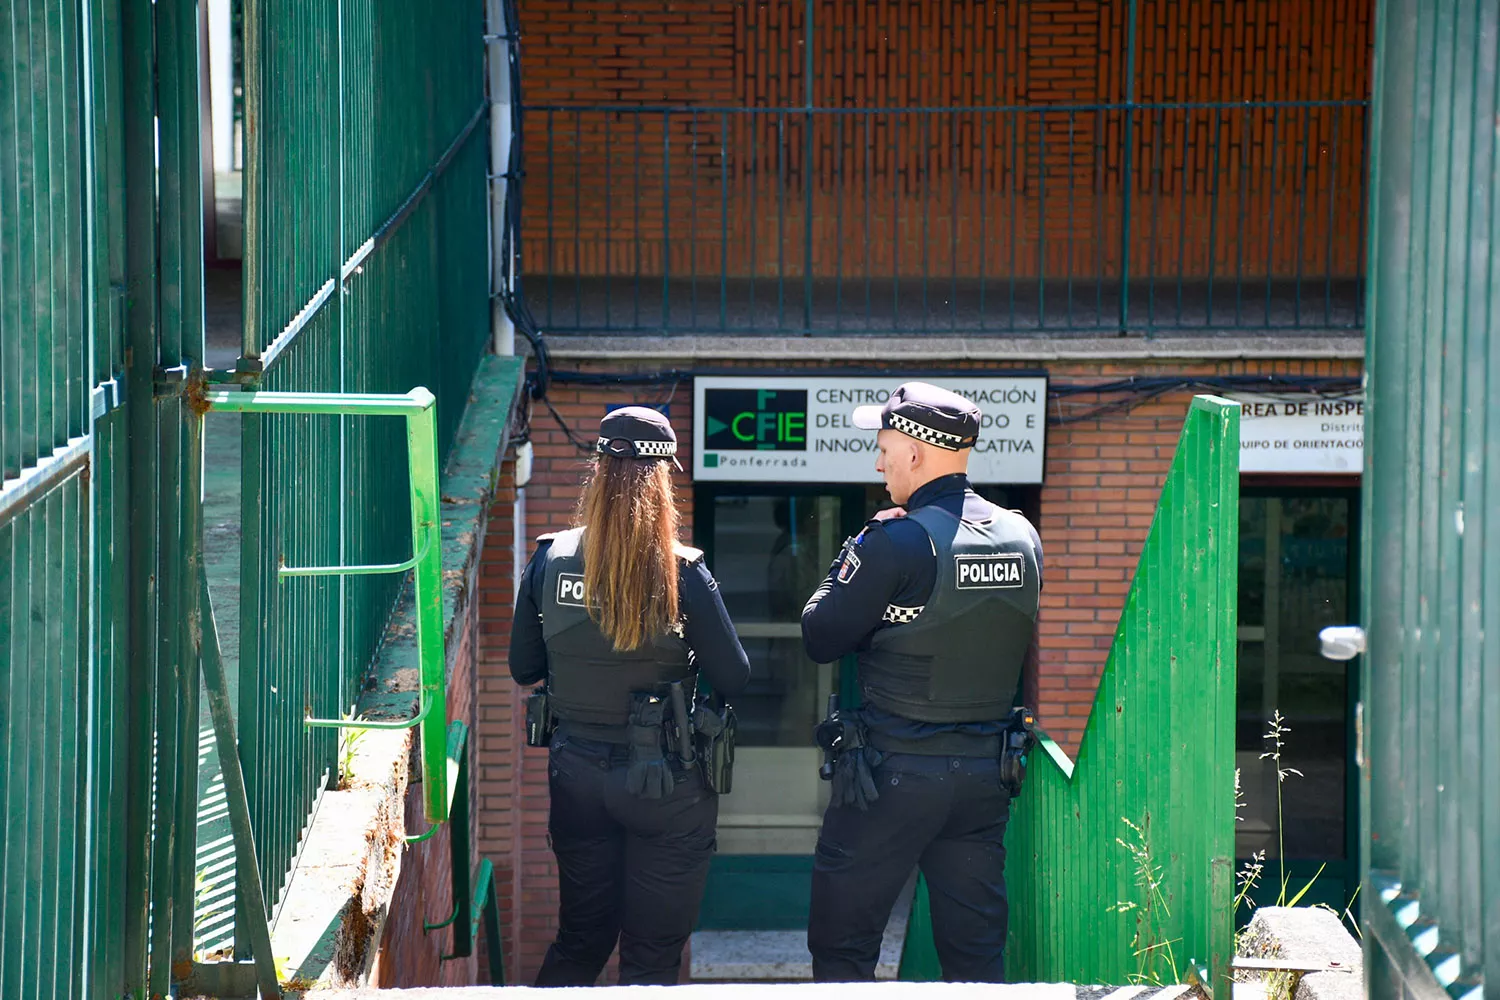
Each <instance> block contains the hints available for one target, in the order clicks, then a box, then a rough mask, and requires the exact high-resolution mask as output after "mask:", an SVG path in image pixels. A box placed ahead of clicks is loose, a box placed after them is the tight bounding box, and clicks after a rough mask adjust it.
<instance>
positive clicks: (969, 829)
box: [807, 753, 1010, 983]
mask: <svg viewBox="0 0 1500 1000" xmlns="http://www.w3.org/2000/svg"><path fill="white" fill-rule="evenodd" d="M874 776H875V783H876V786H877V788H878V789H879V791H880V798H879V799H877V800H876V801H874V802H872V803H871V804H870V807H869V810H868V811H867V812H861V811H860V810H859V809H857V808H856V807H854V806H852V805H833V806H829V808H828V812H827V814H826V815H825V816H824V818H823V830H822V832H821V833H820V834H819V835H818V847H817V853H816V854H815V856H814V860H813V881H812V911H811V914H810V916H809V920H808V929H807V946H808V950H809V951H811V952H812V959H813V979H815V980H817V981H819V982H847V981H858V980H871V979H874V978H875V963H876V961H877V960H878V958H879V955H880V939H881V936H882V935H883V934H884V932H885V925H886V922H887V920H889V918H890V914H891V907H892V906H893V905H894V904H895V902H896V897H897V896H898V895H899V894H900V892H901V889H902V887H903V886H904V885H905V884H906V880H907V879H908V878H910V877H911V873H912V869H913V868H915V867H920V868H921V870H922V874H923V875H924V876H926V878H927V888H928V894H929V897H930V900H931V905H932V931H933V937H934V939H935V941H936V944H937V953H938V958H939V959H940V960H941V962H942V966H943V979H944V980H946V981H948V982H986V983H999V982H1004V981H1005V933H1006V925H1007V922H1008V918H1009V912H1010V907H1009V904H1008V903H1007V902H1006V897H1005V824H1006V822H1007V821H1008V820H1009V818H1010V795H1009V794H1008V793H1007V792H1006V791H1005V790H1004V789H1003V788H1002V787H1001V785H1000V764H999V761H997V760H995V759H994V758H992V757H936V756H925V755H918V754H908V753H891V754H887V755H886V758H885V760H884V762H883V763H881V764H880V765H879V766H878V767H877V768H876V769H875V772H874Z"/></svg>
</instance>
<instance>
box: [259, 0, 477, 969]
mask: <svg viewBox="0 0 1500 1000" xmlns="http://www.w3.org/2000/svg"><path fill="white" fill-rule="evenodd" d="M483 14H484V11H483V7H482V5H481V4H480V3H479V2H477V0H444V2H440V3H438V4H437V5H436V6H435V7H434V6H433V5H431V4H428V5H425V6H420V7H414V6H412V5H410V4H407V3H402V2H398V0H361V2H355V3H345V4H342V5H328V4H325V3H321V2H315V0H247V2H246V3H245V5H244V17H245V32H246V34H245V49H244V73H245V89H246V113H247V120H248V123H249V127H248V129H247V148H246V234H245V288H246V303H245V326H244V344H243V355H244V357H243V358H242V360H241V362H240V365H239V367H240V368H241V369H242V370H243V371H245V372H259V373H260V376H259V385H260V387H261V388H264V389H268V390H283V391H287V390H294V391H300V392H325V393H326V392H335V393H402V392H406V391H408V390H410V389H412V388H413V387H415V386H418V385H422V386H427V387H429V388H431V389H432V390H433V391H434V392H435V393H436V395H437V398H438V404H437V405H438V425H439V443H440V447H441V449H442V453H443V455H446V453H447V449H448V447H449V445H450V444H451V441H452V438H453V434H454V431H455V429H456V427H457V424H458V420H459V418H460V417H461V415H462V412H463V407H464V403H465V400H466V395H467V392H468V388H469V381H470V379H471V378H472V376H473V373H474V370H475V367H476V364H477V362H478V359H479V356H480V354H481V353H482V352H483V351H484V349H485V346H486V339H487V337H488V332H489V309H488V293H487V289H488V250H487V228H486V227H487V202H486V196H485V192H486V184H485V171H486V164H487V156H486V149H485V142H484V139H485V136H486V135H487V129H486V128H485V127H483V126H484V111H485V104H484V81H483V54H484V45H483V41H482V37H483V33H484V20H483ZM288 25H296V26H297V30H295V31H293V30H287V26H288ZM242 420H243V429H242V432H243V441H242V450H241V455H242V462H243V482H244V492H243V502H242V507H243V514H244V542H243V546H244V547H243V556H242V560H241V573H242V586H241V594H242V599H243V619H242V622H243V624H242V629H241V633H240V636H241V648H240V656H239V670H240V706H239V708H240V718H241V720H242V731H243V733H244V736H243V738H242V741H241V754H242V757H243V759H244V761H245V769H246V775H247V784H248V786H249V788H248V791H249V796H250V803H251V814H252V818H253V821H254V825H255V829H256V843H257V849H258V852H259V860H260V865H261V869H262V876H263V878H264V879H265V882H266V885H267V887H268V895H269V896H271V897H272V898H273V901H274V900H275V898H276V897H278V896H279V893H278V892H277V891H276V888H275V887H277V886H279V885H281V882H282V879H283V876H284V875H285V873H286V872H287V871H288V870H289V868H290V867H291V865H292V862H293V859H294V858H295V855H296V852H297V849H298V845H299V843H300V840H301V835H302V832H303V830H304V828H305V825H306V823H307V822H308V820H309V816H310V813H311V811H312V810H313V808H314V806H315V803H316V801H317V796H318V794H319V791H320V790H321V788H322V787H324V785H325V783H326V781H327V779H328V777H329V775H330V772H331V771H332V770H333V769H334V763H335V748H336V736H335V734H334V732H333V731H331V730H328V729H308V728H307V727H306V726H305V725H304V719H305V718H306V717H307V716H308V715H313V716H320V717H324V718H330V717H331V718H337V717H339V716H340V715H341V714H342V713H346V712H348V710H349V709H350V707H351V706H352V704H353V702H354V700H355V697H356V696H357V694H358V687H357V685H358V683H359V681H360V679H361V676H362V673H363V671H364V669H365V668H366V666H367V665H368V664H369V662H370V658H371V656H372V654H373V653H374V651H375V649H376V648H377V647H378V645H379V643H380V642H381V639H382V636H383V631H384V628H385V624H386V620H387V618H388V616H389V613H390V611H391V608H392V607H393V605H394V603H395V601H396V599H397V597H398V596H399V591H400V588H401V586H402V578H401V577H399V576H395V577H392V576H360V577H340V578H330V577H297V578H279V577H278V573H277V570H278V567H280V566H282V565H288V566H329V565H348V564H370V563H394V562H400V561H402V560H405V559H407V558H408V557H409V556H410V555H411V552H410V551H409V548H410V544H411V542H410V537H411V531H410V513H409V500H408V493H407V484H406V482H405V478H404V477H403V476H401V475H399V474H395V475H393V471H394V470H399V469H402V468H404V466H405V448H406V444H405V440H404V437H403V433H402V429H401V428H400V427H399V426H395V424H396V422H394V421H368V420H367V421H358V420H352V419H350V418H347V417H312V416H300V415H268V416H246V417H244V418H242ZM241 944H242V945H243V944H244V942H243V938H241Z"/></svg>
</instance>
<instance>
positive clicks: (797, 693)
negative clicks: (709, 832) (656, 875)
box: [694, 484, 866, 930]
mask: <svg viewBox="0 0 1500 1000" xmlns="http://www.w3.org/2000/svg"><path fill="white" fill-rule="evenodd" d="M694 503H695V513H694V523H695V525H696V528H697V531H696V534H697V542H698V545H699V546H701V547H702V548H703V549H704V551H705V552H706V553H707V556H708V565H709V568H710V569H711V570H713V573H714V577H715V578H716V579H717V580H718V581H719V588H720V591H721V592H722V593H723V595H724V604H725V607H727V608H728V609H729V614H730V617H731V618H732V619H733V620H734V625H735V628H736V629H737V630H738V631H739V634H740V639H741V641H743V642H744V644H745V651H746V652H747V653H748V654H749V656H750V684H749V686H748V687H747V689H746V690H745V691H744V692H743V693H741V694H740V696H739V697H737V698H735V699H734V708H735V713H736V714H737V715H738V717H739V745H738V749H737V750H736V754H735V765H734V791H733V792H731V793H730V794H729V795H726V796H724V797H723V798H722V799H721V800H720V802H719V852H718V854H717V855H715V857H714V860H713V865H712V867H711V868H710V869H709V886H708V891H707V892H706V893H705V894H704V899H703V908H702V910H701V912H700V917H699V927H700V928H702V929H717V930H730V929H739V930H777V929H781V930H785V929H792V928H802V927H806V926H807V909H808V891H809V887H810V884H811V883H810V879H811V876H812V854H813V849H814V848H815V847H816V846H817V841H818V828H819V826H820V825H821V824H822V821H823V810H824V809H825V808H826V806H827V803H828V784H827V783H826V782H824V781H821V780H819V778H818V766H819V764H821V763H822V755H821V753H820V752H819V751H818V749H817V748H816V746H815V745H814V743H813V728H814V727H815V726H816V725H817V723H818V721H819V720H820V719H822V718H823V712H824V709H825V708H826V707H827V704H828V695H829V694H830V693H831V692H832V691H834V690H835V685H839V684H841V682H842V681H843V679H844V675H845V674H846V673H847V671H848V670H849V669H852V668H850V667H849V666H847V665H846V664H828V663H824V664H818V663H813V662H812V661H811V660H809V659H808V658H807V656H806V654H804V653H803V651H802V624H801V619H802V608H803V606H804V605H805V604H806V603H807V599H808V597H810V596H811V595H812V592H813V591H814V590H816V589H817V587H818V584H819V583H821V582H822V581H823V578H824V577H825V576H826V575H827V573H828V566H829V564H830V563H832V562H833V559H834V556H835V555H837V554H838V550H839V546H840V545H842V544H843V541H844V539H845V538H846V537H848V536H849V535H852V534H854V533H855V532H857V531H858V530H859V526H860V524H861V523H863V521H864V518H865V516H866V513H865V495H864V490H863V488H862V487H858V486H855V487H852V488H842V487H830V486H810V487H804V488H797V489H794V488H789V487H782V488H777V487H755V486H749V485H739V484H733V485H730V484H725V485H723V486H719V485H709V484H702V485H700V486H699V487H698V488H697V490H696V492H695V494H694Z"/></svg>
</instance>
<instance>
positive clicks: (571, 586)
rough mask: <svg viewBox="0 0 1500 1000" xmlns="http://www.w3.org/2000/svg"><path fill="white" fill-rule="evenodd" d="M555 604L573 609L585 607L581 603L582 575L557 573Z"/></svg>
mask: <svg viewBox="0 0 1500 1000" xmlns="http://www.w3.org/2000/svg"><path fill="white" fill-rule="evenodd" d="M557 603H558V604H566V605H568V606H569V607H573V608H583V607H587V606H588V605H586V604H585V603H584V601H583V574H582V573H559V574H558V576H557Z"/></svg>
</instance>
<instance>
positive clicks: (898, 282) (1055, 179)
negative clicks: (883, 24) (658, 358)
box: [524, 101, 1366, 335]
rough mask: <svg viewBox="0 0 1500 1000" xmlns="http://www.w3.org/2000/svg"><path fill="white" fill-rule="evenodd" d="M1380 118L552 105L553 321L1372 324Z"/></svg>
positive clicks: (549, 221)
mask: <svg viewBox="0 0 1500 1000" xmlns="http://www.w3.org/2000/svg"><path fill="white" fill-rule="evenodd" d="M1365 119H1366V105H1365V102H1363V101H1284V102H1260V103H1255V102H1235V103H1172V104H1097V105H1074V106H1067V105H1053V106H1008V107H939V108H928V107H924V108H868V109H867V108H715V107H701V108H695V107H626V106H618V105H613V106H612V105H595V106H570V105H537V106H534V107H528V109H527V118H526V122H527V128H528V131H529V134H528V135H527V137H526V138H527V144H526V149H527V174H528V176H529V178H530V184H529V186H528V193H529V197H528V204H527V206H526V209H525V212H526V215H525V243H524V247H525V261H524V266H525V270H526V272H527V274H528V275H530V295H531V305H532V309H533V311H534V312H535V313H536V315H537V318H538V320H539V321H540V322H541V324H542V326H543V328H544V329H547V330H553V331H559V332H579V333H601V334H602V333H704V332H723V333H786V332H793V333H802V334H814V333H815V334H824V333H840V332H847V333H927V332H945V331H946V332H952V333H1011V334H1035V335H1057V334H1068V333H1073V334H1082V335H1092V334H1098V333H1101V332H1120V331H1130V332H1144V333H1147V334H1152V333H1173V332H1184V331H1193V332H1211V333H1217V332H1223V333H1241V332H1246V331H1299V330H1323V331H1328V330H1352V329H1359V328H1360V326H1361V324H1362V322H1363V317H1362V312H1361V310H1362V304H1361V303H1362V295H1363V292H1362V285H1363V274H1364V270H1363V249H1364V231H1363V229H1364V223H1363V219H1364V200H1365V180H1364V161H1365Z"/></svg>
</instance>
